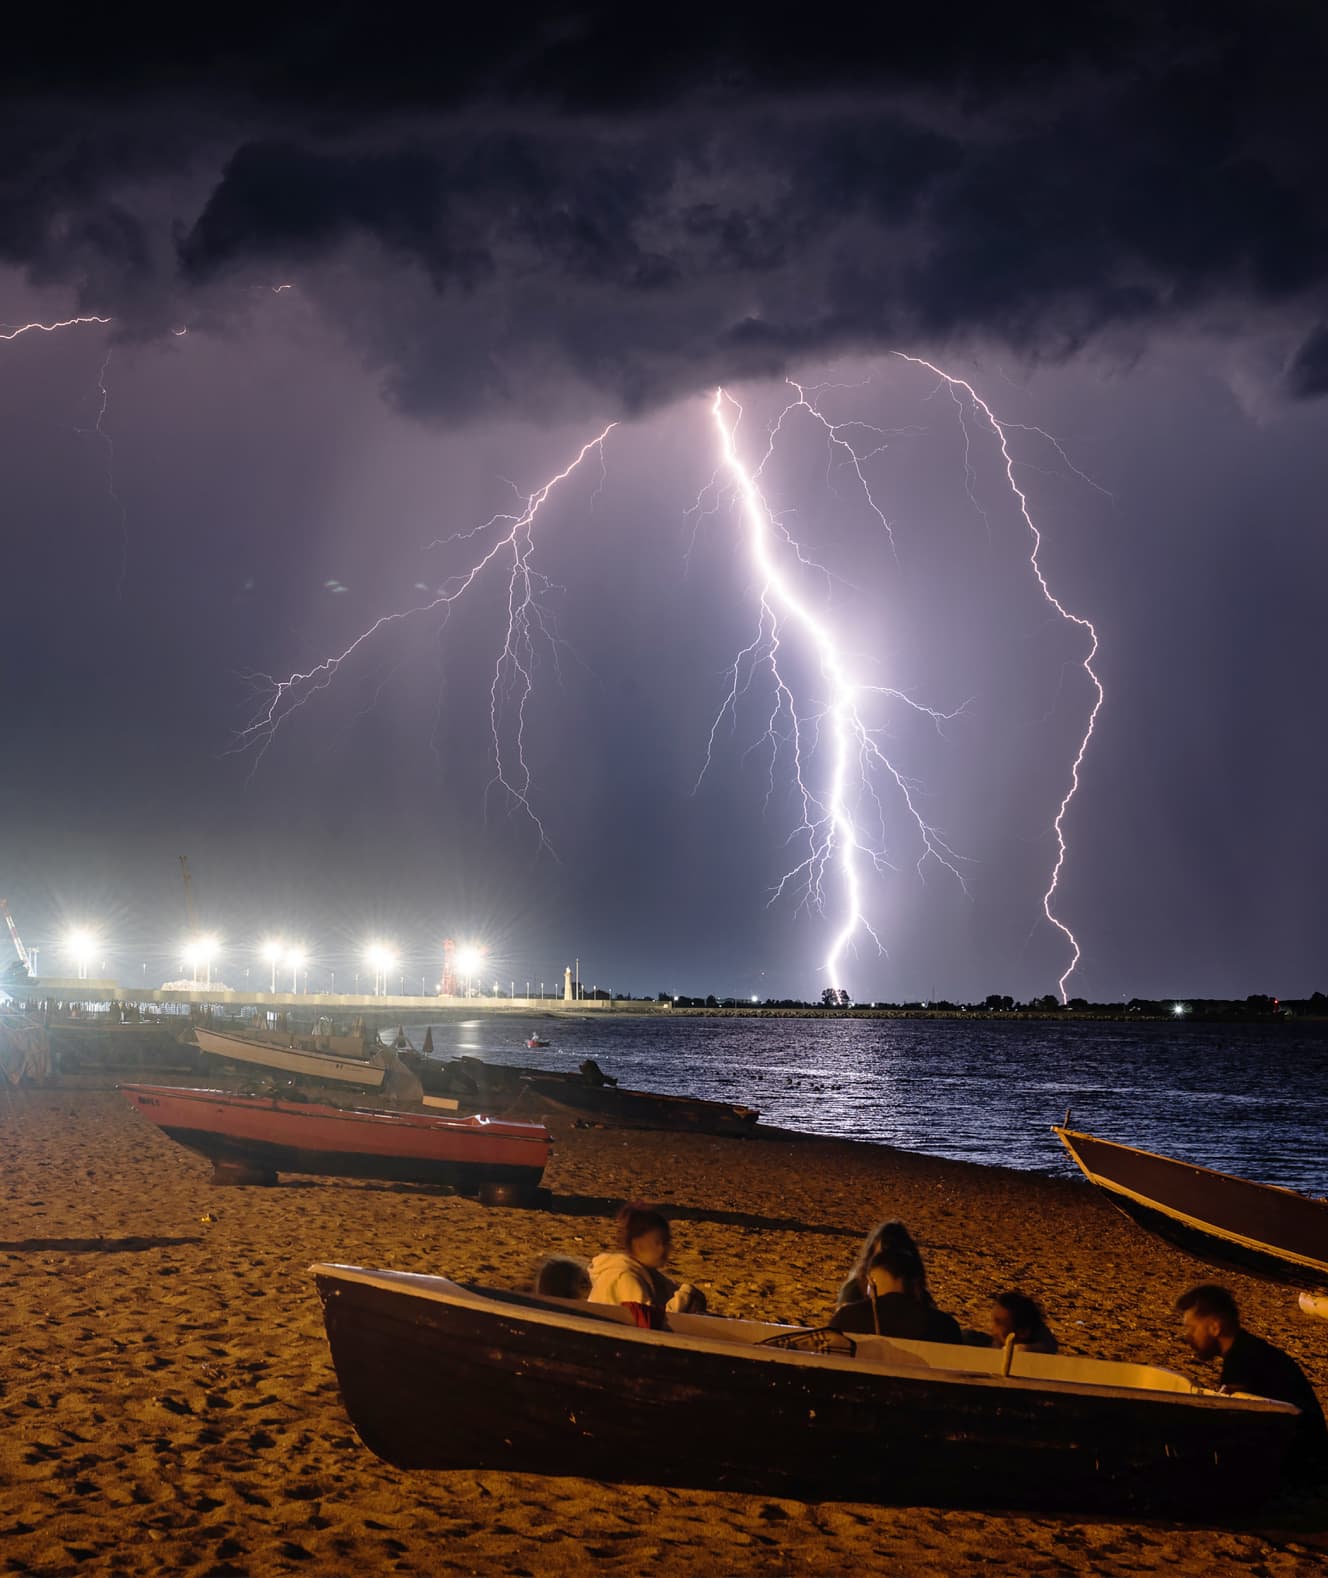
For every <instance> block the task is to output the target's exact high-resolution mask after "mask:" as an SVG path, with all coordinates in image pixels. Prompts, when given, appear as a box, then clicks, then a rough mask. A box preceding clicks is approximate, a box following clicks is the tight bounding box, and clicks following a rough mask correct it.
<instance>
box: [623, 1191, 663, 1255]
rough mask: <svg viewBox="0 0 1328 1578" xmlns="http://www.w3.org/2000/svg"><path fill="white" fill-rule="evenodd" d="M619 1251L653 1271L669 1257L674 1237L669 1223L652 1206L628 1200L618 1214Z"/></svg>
mask: <svg viewBox="0 0 1328 1578" xmlns="http://www.w3.org/2000/svg"><path fill="white" fill-rule="evenodd" d="M617 1222H618V1248H619V1249H621V1250H623V1251H624V1253H626V1254H629V1255H630V1256H631V1257H632V1259H633V1260H639V1261H640V1262H641V1264H642V1265H643V1266H645V1267H647V1268H648V1269H649V1270H651V1271H653V1270H655V1268H656V1267H658V1266H662V1265H664V1264H665V1262H666V1261H667V1260H668V1258H669V1250H670V1249H671V1248H672V1246H673V1234H672V1232H671V1231H670V1229H669V1224H668V1221H667V1220H666V1219H665V1218H664V1217H663V1216H661V1215H660V1213H659V1212H658V1211H655V1210H652V1209H651V1207H650V1206H647V1205H641V1204H640V1203H639V1202H637V1201H629V1202H628V1203H627V1204H626V1205H625V1206H623V1207H622V1209H621V1210H620V1211H619V1212H618V1217H617Z"/></svg>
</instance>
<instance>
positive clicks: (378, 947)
mask: <svg viewBox="0 0 1328 1578" xmlns="http://www.w3.org/2000/svg"><path fill="white" fill-rule="evenodd" d="M366 962H367V963H368V964H369V965H371V966H372V968H373V972H374V996H375V997H386V996H387V978H388V976H389V975H390V974H391V973H392V971H393V969H394V968H395V966H396V962H397V956H396V954H394V953H393V952H392V950H391V948H389V947H388V946H387V944H386V943H382V942H375V943H370V945H369V951H368V954H367V955H366Z"/></svg>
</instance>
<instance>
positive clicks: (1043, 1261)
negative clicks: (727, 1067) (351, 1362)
mask: <svg viewBox="0 0 1328 1578" xmlns="http://www.w3.org/2000/svg"><path fill="white" fill-rule="evenodd" d="M0 1178H2V1180H3V1185H2V1194H0V1199H2V1200H3V1216H2V1217H0V1275H2V1276H3V1288H4V1306H5V1335H4V1341H3V1346H2V1347H0V1571H7V1572H14V1573H27V1574H41V1575H54V1574H65V1573H73V1572H74V1571H75V1570H78V1571H81V1572H94V1573H116V1574H126V1575H128V1574H140V1573H179V1574H197V1575H208V1578H244V1575H254V1578H257V1575H260V1574H263V1575H266V1574H271V1573H285V1572H291V1573H306V1574H308V1573H338V1574H339V1573H350V1572H357V1573H365V1574H376V1573H418V1574H421V1575H423V1574H433V1573H454V1572H455V1573H481V1574H495V1575H496V1574H509V1575H514V1578H521V1575H525V1574H540V1575H542V1574H546V1573H547V1574H552V1573H563V1572H572V1573H580V1572H591V1571H608V1572H617V1571H621V1572H624V1573H629V1572H630V1573H639V1572H642V1571H646V1570H651V1569H658V1570H660V1571H667V1572H669V1573H671V1574H672V1573H679V1572H682V1573H692V1574H715V1573H722V1574H794V1573H797V1574H802V1573H825V1574H839V1573H847V1572H850V1571H853V1570H855V1569H857V1570H866V1571H882V1572H883V1571H886V1570H887V1569H889V1570H890V1571H892V1572H894V1573H900V1574H910V1575H911V1574H928V1575H931V1574H935V1575H937V1578H940V1575H950V1574H956V1573H960V1574H962V1573H970V1572H971V1573H977V1572H982V1571H987V1572H991V1571H996V1572H1005V1571H1008V1572H1019V1573H1029V1574H1038V1575H1042V1574H1047V1575H1050V1574H1064V1573H1090V1572H1091V1573H1095V1574H1127V1573H1128V1574H1139V1573H1152V1572H1161V1571H1167V1572H1180V1573H1187V1574H1190V1573H1192V1574H1195V1575H1198V1574H1206V1573H1226V1572H1231V1573H1236V1572H1250V1573H1254V1574H1260V1575H1265V1578H1280V1575H1283V1574H1286V1575H1288V1578H1289V1575H1292V1574H1304V1573H1309V1572H1315V1571H1324V1572H1328V1534H1324V1533H1322V1532H1320V1531H1323V1530H1325V1529H1328V1497H1324V1496H1320V1497H1318V1498H1310V1499H1307V1498H1305V1497H1300V1498H1298V1499H1288V1500H1287V1501H1285V1502H1284V1503H1280V1504H1278V1505H1277V1506H1275V1507H1273V1508H1271V1509H1269V1510H1268V1511H1267V1512H1266V1513H1265V1514H1264V1515H1263V1517H1262V1518H1261V1519H1260V1521H1259V1523H1258V1524H1257V1525H1255V1526H1245V1527H1241V1528H1231V1529H1225V1528H1217V1527H1196V1526H1180V1525H1172V1524H1164V1523H1149V1524H1138V1523H1127V1522H1100V1523H1092V1524H1079V1523H1075V1522H1073V1521H1072V1520H1069V1519H1059V1518H1050V1517H1027V1516H1012V1515H1007V1514H994V1513H980V1512H967V1511H940V1510H935V1509H929V1508H912V1507H905V1508H880V1507H874V1506H867V1505H861V1504H848V1503H845V1504H837V1503H821V1504H818V1505H805V1504H803V1503H799V1502H791V1501H771V1500H766V1499H763V1498H760V1497H749V1496H736V1495H722V1494H713V1493H704V1492H690V1491H665V1490H657V1489H651V1488H649V1487H632V1486H608V1485H601V1484H595V1483H590V1482H588V1481H584V1480H575V1479H567V1478H541V1477H536V1476H532V1475H507V1474H500V1473H492V1472H487V1471H486V1472H479V1473H476V1472H456V1473H446V1474H409V1475H407V1474H401V1473H398V1472H397V1471H396V1470H394V1469H392V1468H390V1467H388V1466H387V1465H386V1464H384V1463H381V1462H380V1461H379V1460H378V1459H376V1458H375V1457H373V1456H372V1455H371V1454H370V1453H369V1452H368V1451H367V1450H365V1449H364V1448H363V1447H362V1446H361V1445H360V1444H359V1442H358V1440H357V1439H356V1437H355V1435H354V1433H353V1431H352V1430H351V1427H350V1424H349V1422H348V1421H347V1419H346V1416H345V1414H344V1412H343V1411H342V1408H341V1404H340V1399H339V1396H338V1393H337V1387H336V1381H335V1377H334V1375H333V1373H332V1368H331V1363H330V1360H329V1357H328V1351H327V1345H326V1342H325V1340H324V1336H323V1329H322V1320H321V1316H320V1313H319V1307H318V1300H317V1297H316V1295H315V1292H314V1288H313V1283H312V1280H311V1278H310V1277H309V1275H308V1267H309V1264H310V1263H311V1262H312V1261H315V1260H343V1261H351V1262H355V1263H359V1264H365V1265H370V1266H392V1267H396V1268H398V1269H403V1270H416V1271H440V1272H443V1273H446V1274H447V1275H449V1276H453V1277H456V1278H458V1279H462V1280H464V1279H469V1278H476V1279H482V1280H485V1281H490V1282H493V1283H495V1284H498V1285H509V1286H517V1285H519V1284H521V1283H523V1282H526V1281H527V1280H528V1279H529V1277H530V1275H531V1273H532V1271H533V1268H534V1265H535V1263H536V1262H537V1261H538V1259H539V1258H540V1256H541V1255H543V1254H545V1253H570V1254H577V1255H583V1256H586V1257H588V1256H590V1255H591V1254H593V1253H594V1252H595V1251H597V1250H598V1249H600V1248H603V1247H605V1246H606V1245H607V1243H608V1240H609V1236H610V1221H609V1218H610V1216H611V1213H612V1210H613V1207H614V1205H615V1204H616V1202H617V1201H618V1200H619V1199H621V1198H622V1197H623V1196H625V1195H632V1196H637V1197H642V1198H647V1199H651V1200H654V1201H657V1202H659V1203H661V1204H663V1205H664V1206H665V1208H666V1210H668V1212H669V1214H670V1215H671V1216H672V1218H673V1220H674V1224H675V1226H674V1238H675V1256H674V1266H673V1270H674V1272H675V1274H677V1275H678V1276H680V1277H683V1278H686V1279H687V1280H690V1281H692V1282H695V1283H697V1284H698V1285H699V1286H700V1287H702V1288H704V1289H705V1291H706V1293H707V1296H708V1298H709V1301H710V1307H711V1309H712V1311H714V1312H716V1313H721V1314H732V1315H748V1316H753V1317H756V1318H760V1319H774V1320H797V1321H808V1322H814V1323H820V1322H822V1321H823V1320H824V1319H825V1318H826V1316H827V1315H828V1313H829V1311H830V1309H831V1307H832V1305H833V1300H834V1293H835V1289H836V1288H837V1287H838V1285H839V1282H840V1280H841V1279H842V1277H843V1275H844V1273H845V1270H846V1268H847V1266H848V1263H849V1262H850V1260H851V1259H852V1257H853V1254H854V1252H855V1249H856V1247H857V1243H858V1240H859V1238H860V1237H861V1235H862V1233H863V1232H864V1231H865V1230H866V1229H867V1228H868V1227H870V1226H871V1225H872V1224H873V1223H874V1222H875V1221H877V1220H879V1219H881V1218H882V1217H886V1216H899V1217H902V1218H903V1219H904V1220H905V1221H907V1222H908V1223H909V1225H910V1227H911V1228H912V1229H913V1231H914V1233H915V1236H916V1237H917V1238H918V1240H919V1241H920V1243H921V1244H922V1245H923V1246H924V1248H925V1250H926V1253H927V1261H928V1270H929V1275H930V1280H931V1283H932V1287H933V1290H934V1292H935V1294H936V1297H937V1300H938V1302H939V1303H940V1304H941V1305H942V1307H943V1308H946V1309H949V1310H951V1311H953V1312H954V1313H955V1314H956V1315H957V1316H958V1317H959V1318H960V1320H961V1322H963V1323H964V1324H974V1325H985V1322H986V1311H987V1307H988V1300H989V1296H990V1294H991V1293H992V1292H994V1291H995V1290H996V1289H998V1288H1000V1287H1008V1286H1020V1287H1023V1288H1024V1289H1025V1290H1026V1291H1027V1292H1030V1293H1032V1294H1034V1295H1035V1296H1036V1297H1038V1298H1039V1299H1041V1300H1042V1301H1043V1303H1044V1306H1045V1308H1046V1310H1047V1313H1048V1317H1049V1320H1050V1322H1051V1325H1052V1327H1053V1329H1054V1330H1055V1331H1056V1333H1057V1335H1058V1336H1059V1337H1060V1339H1061V1343H1062V1347H1063V1349H1064V1350H1065V1351H1067V1352H1075V1353H1092V1354H1096V1355H1098V1356H1100V1357H1103V1358H1113V1359H1130V1360H1136V1361H1143V1362H1152V1363H1163V1364H1168V1365H1170V1366H1172V1367H1173V1368H1176V1369H1181V1370H1185V1371H1187V1372H1188V1373H1191V1374H1193V1375H1195V1376H1196V1377H1197V1378H1203V1379H1206V1380H1208V1381H1209V1382H1210V1383H1211V1381H1212V1379H1213V1376H1214V1370H1213V1369H1212V1368H1211V1367H1208V1366H1201V1365H1197V1364H1196V1363H1194V1362H1193V1361H1191V1360H1189V1359H1188V1357H1187V1354H1186V1352H1185V1350H1184V1349H1182V1348H1181V1347H1180V1346H1179V1345H1178V1343H1177V1341H1176V1337H1175V1322H1174V1319H1173V1317H1172V1315H1171V1306H1172V1303H1173V1301H1174V1299H1175V1296H1176V1294H1177V1293H1178V1292H1179V1291H1180V1290H1181V1289H1182V1288H1184V1287H1185V1286H1187V1285H1188V1284H1189V1283H1191V1282H1195V1281H1199V1280H1202V1279H1203V1278H1204V1277H1205V1275H1206V1274H1207V1273H1206V1272H1205V1268H1203V1267H1201V1266H1199V1265H1197V1264H1196V1263H1194V1262H1192V1261H1189V1260H1187V1259H1185V1258H1184V1257H1182V1256H1181V1255H1179V1254H1178V1253H1175V1252H1173V1251H1171V1250H1169V1249H1168V1248H1166V1247H1165V1246H1163V1245H1160V1244H1156V1243H1154V1242H1153V1241H1152V1240H1151V1239H1149V1238H1148V1237H1147V1236H1146V1235H1144V1234H1143V1233H1141V1232H1140V1231H1139V1230H1138V1229H1136V1228H1134V1227H1133V1226H1131V1224H1129V1223H1128V1222H1126V1221H1125V1220H1124V1218H1122V1217H1120V1216H1119V1215H1118V1214H1117V1213H1116V1212H1114V1211H1113V1210H1111V1209H1110V1207H1108V1206H1106V1205H1105V1204H1103V1203H1102V1202H1101V1201H1100V1200H1098V1199H1097V1198H1096V1197H1095V1195H1094V1194H1093V1193H1092V1191H1091V1190H1089V1189H1088V1188H1087V1187H1085V1186H1081V1185H1079V1184H1077V1183H1073V1182H1069V1181H1060V1180H1048V1179H1044V1178H1038V1177H1034V1176H1031V1175H1028V1174H1018V1173H1011V1172H1006V1171H1003V1170H1000V1169H992V1168H978V1167H972V1166H969V1165H966V1164H963V1163H958V1162H946V1161H939V1160H934V1159H931V1158H925V1157H917V1156H911V1155H907V1154H905V1153H902V1152H898V1151H888V1150H883V1149H880V1148H878V1147H873V1146H865V1145H854V1144H850V1143H847V1142H840V1141H834V1142H831V1141H811V1140H787V1141H784V1140H763V1141H755V1140H718V1139H706V1138H703V1137H692V1136H675V1135H662V1134H627V1133H622V1132H613V1131H604V1130H572V1131H568V1132H560V1133H559V1136H558V1145H557V1148H556V1151H555V1155H554V1159H553V1162H552V1164H551V1167H550V1170H549V1173H548V1175H547V1176H546V1181H547V1182H548V1183H549V1184H550V1186H551V1187H552V1189H553V1190H554V1193H555V1196H556V1206H555V1210H554V1211H553V1212H551V1213H544V1212H528V1211H513V1210H487V1209H485V1208H483V1207H481V1206H479V1205H478V1204H476V1203H474V1202H473V1201H469V1200H464V1199H460V1198H455V1197H451V1196H447V1195H443V1194H437V1193H430V1192H426V1191H418V1190H411V1189H405V1188H396V1187H393V1186H389V1185H375V1184H357V1183H338V1182H333V1181H331V1180H326V1179H292V1180H289V1181H283V1183H282V1184H281V1185H280V1186H279V1187H277V1188H274V1189H255V1188H248V1189H235V1188H231V1189H222V1188H215V1187H213V1186H212V1185H211V1183H210V1182H209V1178H210V1170H209V1168H208V1166H207V1164H206V1163H204V1162H203V1161H202V1160H201V1159H199V1158H197V1157H194V1156H192V1155H190V1154H189V1153H188V1152H185V1151H183V1150H181V1149H179V1148H178V1147H176V1146H175V1145H173V1144H172V1143H171V1142H170V1141H168V1140H167V1139H165V1138H164V1137H163V1136H162V1135H160V1134H158V1133H157V1132H156V1131H155V1130H154V1129H152V1128H150V1127H149V1126H148V1125H147V1124H145V1123H144V1122H143V1120H142V1119H141V1118H140V1117H139V1116H138V1115H137V1114H135V1113H133V1112H131V1111H130V1110H129V1108H128V1106H127V1105H126V1104H125V1102H124V1101H123V1098H121V1097H120V1096H118V1095H116V1094H115V1093H114V1092H113V1091H109V1090H105V1089H91V1088H80V1089H61V1090H39V1091H21V1092H18V1093H16V1094H15V1095H14V1097H13V1102H12V1105H11V1104H10V1103H9V1102H7V1101H6V1100H5V1099H4V1097H3V1095H0ZM1211 1275H1212V1276H1213V1277H1214V1278H1215V1279H1216V1280H1223V1281H1226V1282H1228V1284H1229V1285H1230V1286H1231V1287H1232V1288H1233V1289H1234V1290H1235V1292H1236V1294H1237V1297H1238V1298H1239V1299H1240V1302H1241V1305H1242V1309H1243V1311H1244V1313H1245V1316H1246V1320H1247V1324H1249V1325H1250V1326H1251V1327H1252V1328H1253V1329H1254V1330H1256V1331H1259V1332H1261V1333H1262V1334H1264V1335H1266V1336H1268V1337H1269V1338H1271V1339H1272V1340H1273V1341H1274V1342H1277V1343H1279V1344H1281V1345H1283V1346H1285V1347H1287V1348H1288V1349H1289V1350H1290V1351H1291V1352H1292V1353H1293V1354H1294V1355H1295V1356H1296V1357H1297V1358H1298V1359H1299V1360H1300V1361H1301V1363H1302V1364H1303V1365H1304V1367H1305V1369H1306V1371H1307V1372H1308V1374H1309V1376H1310V1378H1311V1380H1313V1381H1314V1383H1315V1385H1316V1386H1317V1387H1318V1389H1319V1392H1320V1395H1321V1396H1322V1397H1325V1398H1328V1322H1322V1321H1316V1320H1312V1319H1310V1318H1308V1317H1305V1316H1303V1315H1301V1314H1300V1313H1299V1311H1298V1310H1297V1309H1296V1305H1295V1295H1294V1294H1293V1293H1289V1292H1287V1291H1286V1290H1283V1289H1278V1288H1273V1287H1269V1286H1266V1285H1264V1284H1260V1283H1257V1282H1254V1281H1251V1280H1248V1279H1245V1278H1238V1277H1233V1276H1229V1275H1227V1276H1224V1275H1222V1274H1220V1273H1217V1272H1212V1273H1211Z"/></svg>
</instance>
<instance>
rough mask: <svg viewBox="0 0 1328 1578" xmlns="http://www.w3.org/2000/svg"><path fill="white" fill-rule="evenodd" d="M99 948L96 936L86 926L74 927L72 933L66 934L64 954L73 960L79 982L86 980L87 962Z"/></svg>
mask: <svg viewBox="0 0 1328 1578" xmlns="http://www.w3.org/2000/svg"><path fill="white" fill-rule="evenodd" d="M99 946H100V944H99V942H98V939H97V936H96V934H95V933H94V932H91V931H89V930H88V929H87V927H86V926H76V927H75V928H74V929H73V931H71V932H69V933H67V934H66V936H65V952H66V953H67V954H69V955H70V956H71V958H72V959H73V961H74V965H75V968H76V969H77V970H78V978H79V980H80V981H86V980H87V978H88V960H89V959H91V958H92V956H93V954H94V953H96V951H97V949H98V947H99Z"/></svg>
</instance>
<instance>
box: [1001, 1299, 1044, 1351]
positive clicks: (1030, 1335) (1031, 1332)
mask: <svg viewBox="0 0 1328 1578" xmlns="http://www.w3.org/2000/svg"><path fill="white" fill-rule="evenodd" d="M991 1335H992V1339H993V1341H992V1346H993V1347H995V1348H1003V1347H1004V1346H1005V1342H1006V1339H1007V1338H1008V1337H1013V1338H1014V1345H1015V1347H1016V1348H1023V1349H1024V1350H1025V1352H1027V1353H1056V1352H1058V1351H1059V1345H1058V1343H1057V1341H1056V1339H1055V1337H1054V1336H1053V1335H1052V1331H1051V1328H1050V1327H1049V1326H1048V1325H1047V1323H1046V1321H1045V1320H1044V1319H1043V1318H1042V1311H1041V1310H1040V1309H1039V1308H1038V1305H1037V1301H1036V1300H1035V1299H1031V1298H1029V1296H1028V1294H1027V1293H1020V1292H1019V1291H1018V1289H1017V1288H1011V1289H1010V1290H1009V1291H1008V1292H1005V1293H998V1294H997V1295H996V1297H995V1298H994V1299H992V1301H991Z"/></svg>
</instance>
